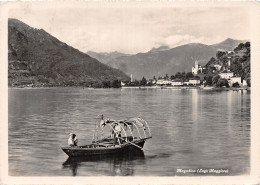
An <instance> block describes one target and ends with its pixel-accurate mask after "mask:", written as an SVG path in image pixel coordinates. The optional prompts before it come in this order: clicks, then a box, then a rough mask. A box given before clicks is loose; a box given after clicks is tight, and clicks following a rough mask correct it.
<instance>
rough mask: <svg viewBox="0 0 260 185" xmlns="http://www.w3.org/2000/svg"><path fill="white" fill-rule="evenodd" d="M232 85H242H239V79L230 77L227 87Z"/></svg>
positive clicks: (240, 84)
mask: <svg viewBox="0 0 260 185" xmlns="http://www.w3.org/2000/svg"><path fill="white" fill-rule="evenodd" d="M234 83H238V84H239V86H242V85H243V84H242V83H241V77H231V78H230V79H229V86H231V87H232V85H233V84H234Z"/></svg>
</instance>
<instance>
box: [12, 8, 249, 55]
mask: <svg viewBox="0 0 260 185" xmlns="http://www.w3.org/2000/svg"><path fill="white" fill-rule="evenodd" d="M9 17H11V18H17V19H19V20H21V21H23V22H25V23H26V24H28V25H29V26H32V27H35V28H39V29H40V28H42V29H44V30H45V31H47V32H49V33H50V34H51V35H53V36H55V37H57V38H58V39H59V40H61V41H63V42H65V43H67V44H69V45H71V46H73V47H75V48H77V49H79V50H80V51H83V52H87V51H95V52H112V51H119V52H123V53H131V54H133V53H138V52H147V51H149V50H150V49H152V48H153V47H159V46H162V45H167V46H170V47H176V46H179V45H182V44H186V43H191V42H193V43H194V42H200V43H204V44H215V43H218V42H221V41H223V40H225V39H226V38H233V39H240V40H249V39H250V17H249V12H248V11H247V9H245V8H181V7H176V8H173V7H164V8H162V7H158V8H151V7H149V8H148V7H142V8H140V7H139V8H136V7H127V8H116V7H113V8H105V7H100V8H93V7H92V8H86V7H82V8H63V9H54V8H52V9H50V8H48V9H47V8H44V7H41V8H30V7H29V6H27V7H26V8H21V9H14V10H10V11H9Z"/></svg>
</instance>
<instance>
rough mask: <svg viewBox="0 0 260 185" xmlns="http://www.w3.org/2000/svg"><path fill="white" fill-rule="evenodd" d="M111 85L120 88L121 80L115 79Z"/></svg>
mask: <svg viewBox="0 0 260 185" xmlns="http://www.w3.org/2000/svg"><path fill="white" fill-rule="evenodd" d="M111 87H113V88H120V87H121V81H119V80H113V81H112V84H111Z"/></svg>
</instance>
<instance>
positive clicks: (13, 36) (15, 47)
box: [8, 19, 129, 86]
mask: <svg viewBox="0 0 260 185" xmlns="http://www.w3.org/2000/svg"><path fill="white" fill-rule="evenodd" d="M113 80H129V77H128V76H127V75H126V74H125V73H123V72H122V71H120V70H119V69H114V68H112V67H109V66H107V65H105V64H103V63H101V62H99V61H98V60H97V59H95V58H92V57H90V56H89V55H87V54H85V53H83V52H81V51H79V50H77V49H75V48H73V47H71V46H68V45H67V44H66V43H64V42H61V41H60V40H58V39H57V38H55V37H53V36H52V35H50V34H49V33H47V32H46V31H44V30H43V29H36V28H32V27H30V26H29V25H27V24H25V23H23V22H21V21H19V20H17V19H8V82H9V86H19V85H21V84H35V85H43V84H56V85H66V84H67V85H89V84H93V83H100V82H102V81H113Z"/></svg>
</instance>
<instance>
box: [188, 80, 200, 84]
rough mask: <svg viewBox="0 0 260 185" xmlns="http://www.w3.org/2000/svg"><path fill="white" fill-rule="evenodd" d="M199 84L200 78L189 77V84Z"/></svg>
mask: <svg viewBox="0 0 260 185" xmlns="http://www.w3.org/2000/svg"><path fill="white" fill-rule="evenodd" d="M199 84H200V80H196V79H194V80H192V79H190V80H189V85H199Z"/></svg>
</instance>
